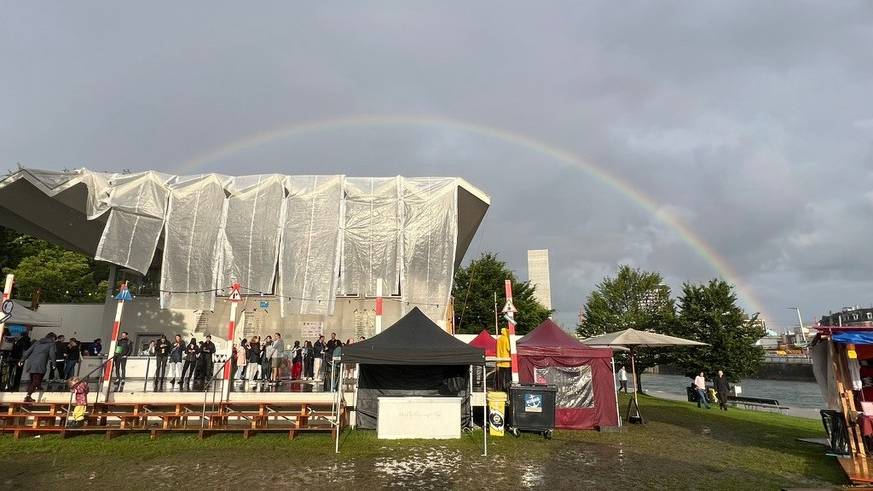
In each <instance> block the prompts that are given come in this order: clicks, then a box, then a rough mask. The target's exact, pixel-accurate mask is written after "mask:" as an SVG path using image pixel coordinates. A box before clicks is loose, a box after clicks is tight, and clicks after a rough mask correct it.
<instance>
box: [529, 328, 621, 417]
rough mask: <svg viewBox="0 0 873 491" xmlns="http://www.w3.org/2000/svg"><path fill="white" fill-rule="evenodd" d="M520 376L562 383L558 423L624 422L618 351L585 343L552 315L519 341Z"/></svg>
mask: <svg viewBox="0 0 873 491" xmlns="http://www.w3.org/2000/svg"><path fill="white" fill-rule="evenodd" d="M516 344H517V346H518V364H519V367H518V369H519V374H518V375H519V379H520V380H521V382H522V383H549V384H554V385H556V386H557V387H558V395H557V402H556V406H557V407H556V408H555V426H556V427H558V428H569V429H577V430H578V429H593V428H602V427H608V426H618V424H619V423H618V407H617V405H616V393H615V378H614V377H613V371H612V350H611V349H609V348H591V347H589V346H585V345H584V344H582V343H580V342H579V341H577V340H576V339H574V338H573V337H572V336H570V335H569V334H567V333H566V332H564V330H563V329H561V328H560V327H558V326H557V325H556V324H555V323H554V322H552V321H551V320H549V319H547V320H546V321H545V322H543V323H542V324H540V325H539V326H537V328H536V329H534V330H533V331H531V332H529V333H528V334H527V335H526V336H524V337H523V338H521V339H519V340H518V343H516Z"/></svg>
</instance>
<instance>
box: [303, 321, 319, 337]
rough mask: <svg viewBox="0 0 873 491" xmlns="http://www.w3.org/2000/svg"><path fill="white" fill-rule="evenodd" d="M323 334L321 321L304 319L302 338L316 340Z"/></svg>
mask: <svg viewBox="0 0 873 491" xmlns="http://www.w3.org/2000/svg"><path fill="white" fill-rule="evenodd" d="M322 334H324V326H323V324H322V322H321V321H304V322H303V329H302V330H301V335H302V337H303V339H304V340H316V339H318V337H319V336H321V335H322Z"/></svg>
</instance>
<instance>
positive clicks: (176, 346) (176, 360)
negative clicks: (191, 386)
mask: <svg viewBox="0 0 873 491" xmlns="http://www.w3.org/2000/svg"><path fill="white" fill-rule="evenodd" d="M183 358H185V341H183V340H182V336H179V335H178V334H176V337H175V338H173V345H172V348H171V349H170V373H172V374H173V375H172V377H173V379H172V380H170V385H173V384H175V383H176V378H178V379H179V385H182V359H183Z"/></svg>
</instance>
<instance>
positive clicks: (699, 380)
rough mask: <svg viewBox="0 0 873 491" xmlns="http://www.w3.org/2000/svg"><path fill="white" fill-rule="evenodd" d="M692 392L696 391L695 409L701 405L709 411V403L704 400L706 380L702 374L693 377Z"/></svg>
mask: <svg viewBox="0 0 873 491" xmlns="http://www.w3.org/2000/svg"><path fill="white" fill-rule="evenodd" d="M694 390H696V391H697V407H700V404H701V403H703V405H704V406H706V409H710V407H709V402H708V401H707V400H706V378H705V377H704V376H703V372H700V375H698V376H696V377H694Z"/></svg>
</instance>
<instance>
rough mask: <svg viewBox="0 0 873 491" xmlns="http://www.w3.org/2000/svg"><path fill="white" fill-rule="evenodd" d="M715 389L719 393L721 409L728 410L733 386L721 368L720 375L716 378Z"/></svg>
mask: <svg viewBox="0 0 873 491" xmlns="http://www.w3.org/2000/svg"><path fill="white" fill-rule="evenodd" d="M715 391H716V393H718V407H719V409H721V410H722V411H727V401H728V394H730V391H731V387H730V382H728V378H727V377H726V376H725V374H724V372H723V371H721V370H719V371H718V377H716V379H715Z"/></svg>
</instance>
